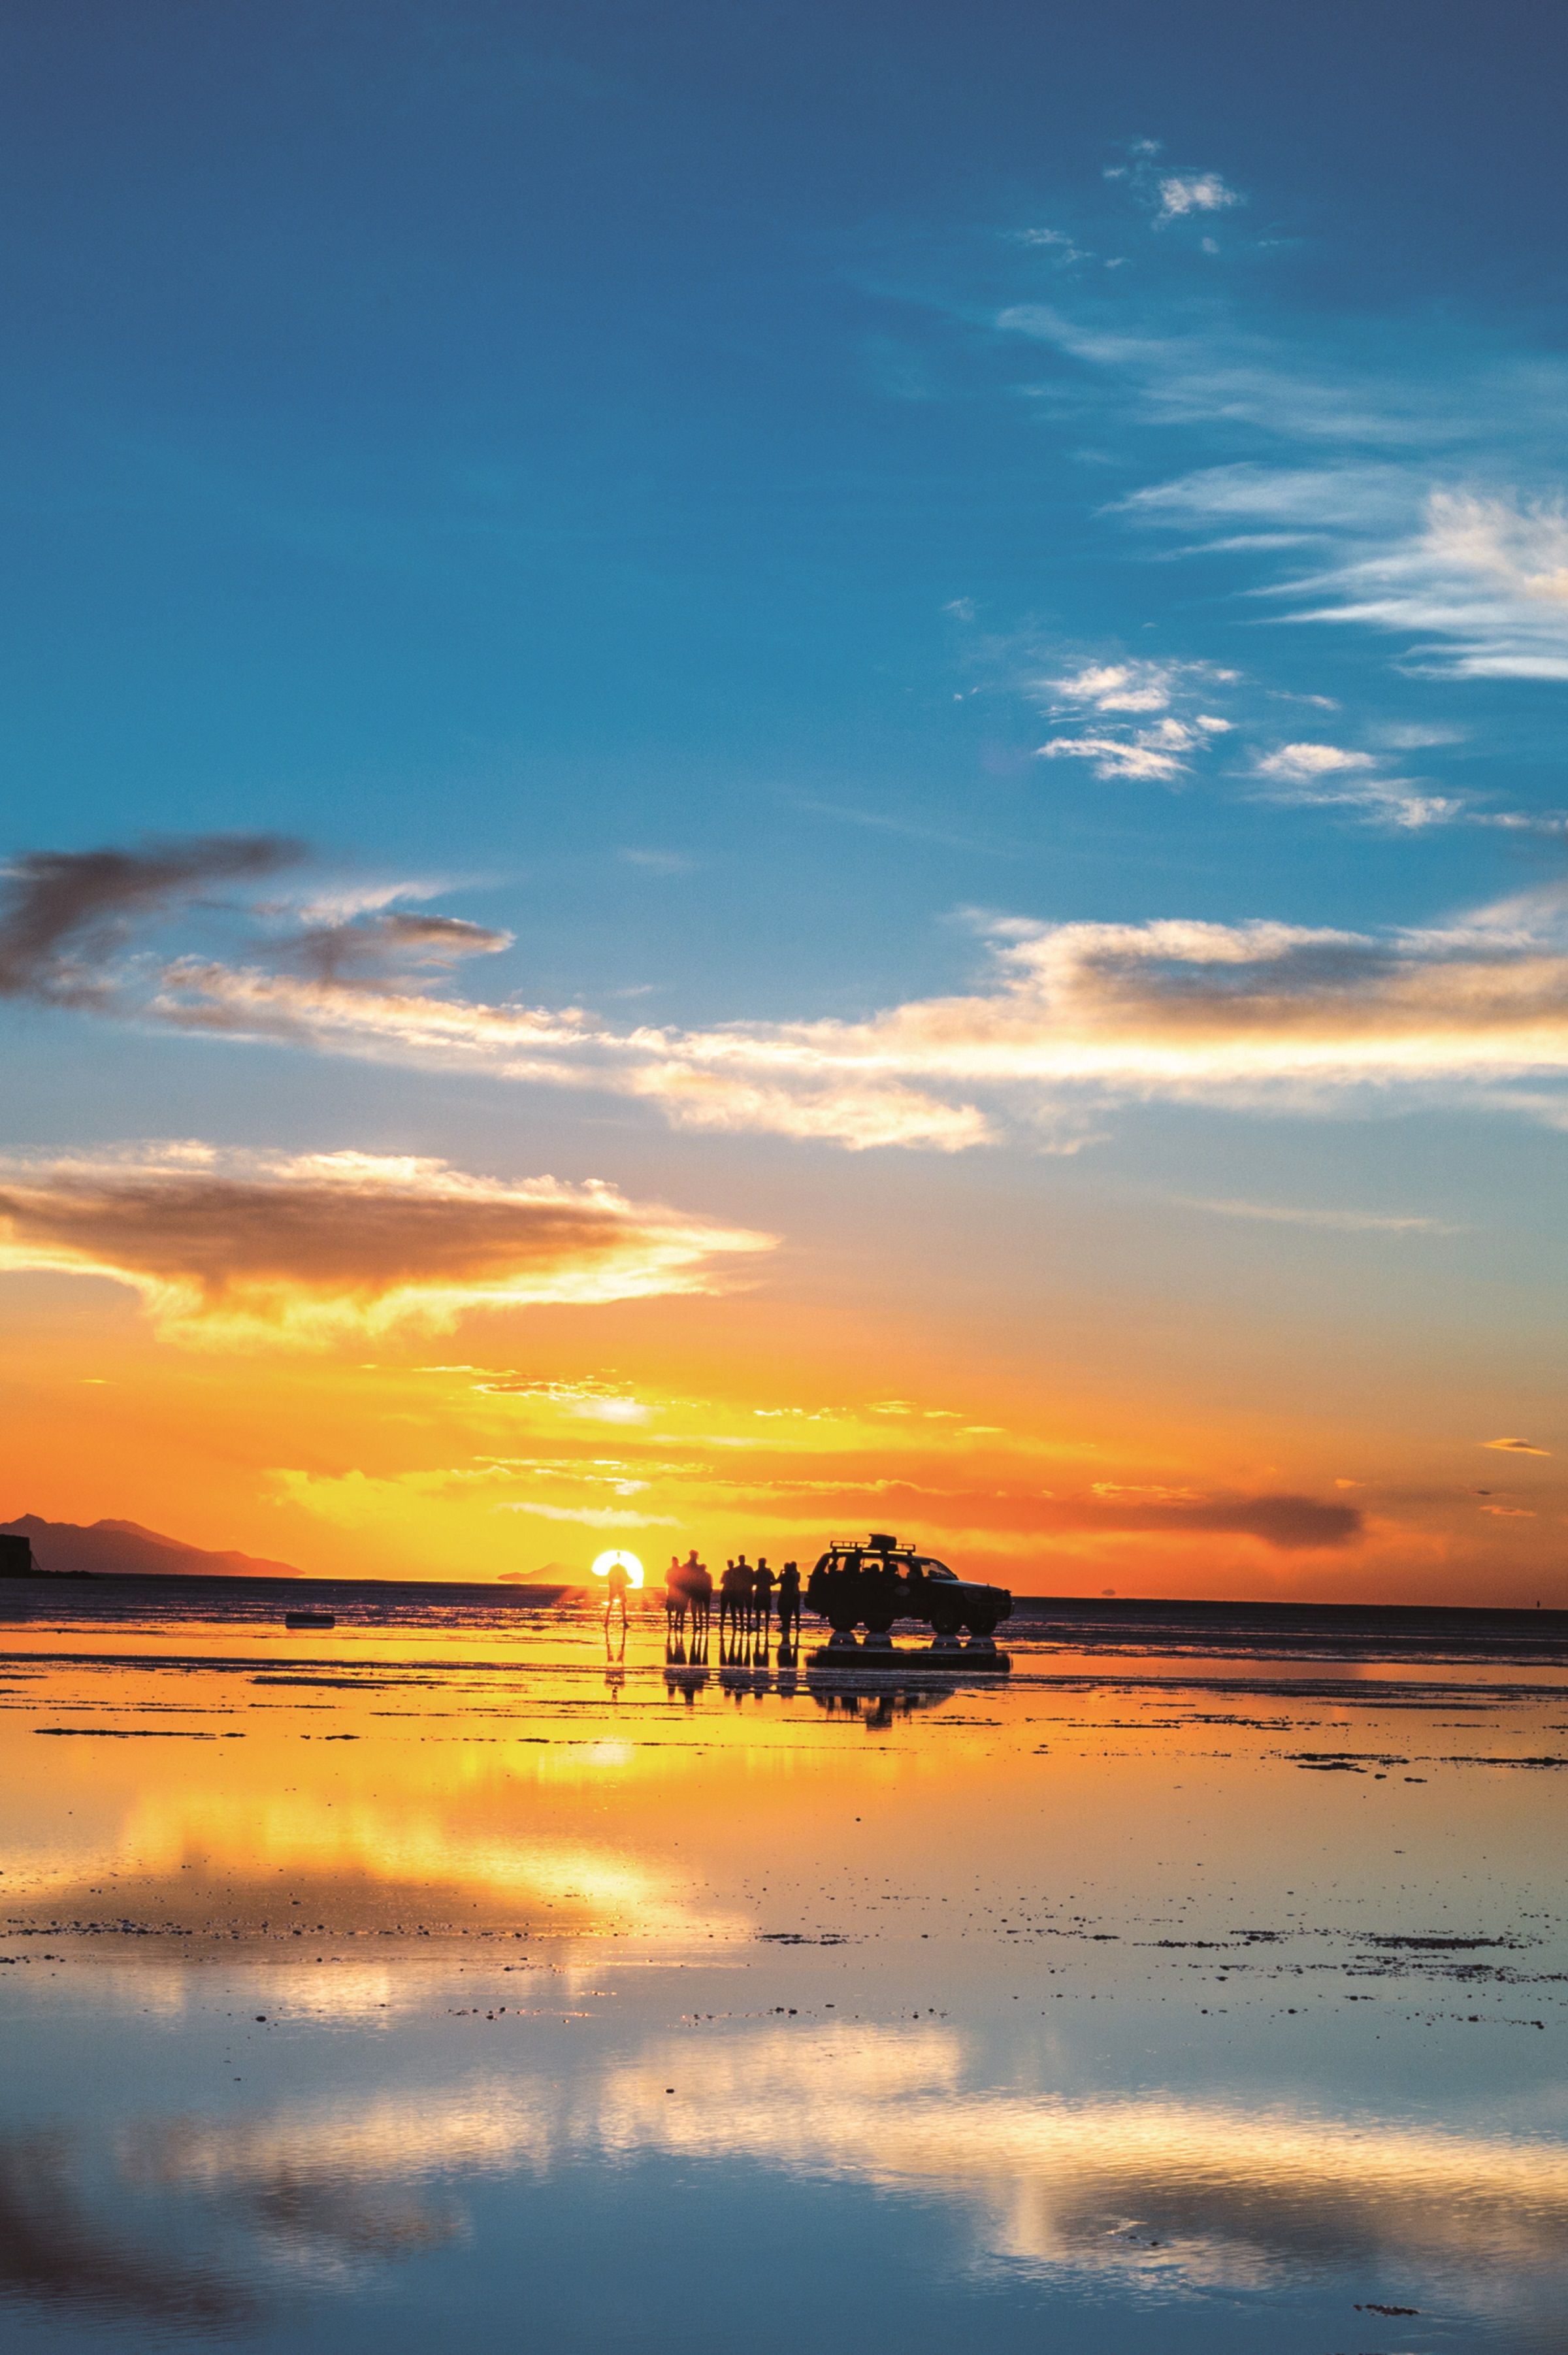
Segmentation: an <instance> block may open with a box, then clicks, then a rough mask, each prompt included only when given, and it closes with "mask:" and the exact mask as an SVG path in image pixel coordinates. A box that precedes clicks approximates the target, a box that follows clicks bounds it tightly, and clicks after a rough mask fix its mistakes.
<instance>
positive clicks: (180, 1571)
mask: <svg viewBox="0 0 1568 2355" xmlns="http://www.w3.org/2000/svg"><path fill="white" fill-rule="evenodd" d="M0 1536H8V1537H18V1538H27V1540H29V1542H30V1543H31V1545H32V1549H33V1560H34V1561H35V1562H36V1563H37V1566H38V1568H39V1569H40V1570H43V1571H50V1572H70V1571H74V1572H81V1571H88V1572H91V1574H92V1576H93V1577H95V1578H147V1577H157V1578H169V1577H175V1578H304V1576H305V1572H304V1571H303V1570H295V1569H294V1567H293V1563H292V1562H286V1561H261V1560H259V1559H258V1557H257V1556H256V1555H255V1554H250V1553H210V1552H208V1550H207V1548H206V1547H205V1546H193V1545H185V1544H182V1542H181V1540H179V1539H178V1538H165V1537H160V1536H159V1535H158V1532H157V1531H156V1529H143V1527H142V1525H141V1523H140V1522H139V1521H94V1522H92V1523H91V1527H88V1528H83V1527H82V1526H81V1525H80V1523H79V1522H77V1521H45V1520H40V1518H38V1516H37V1513H24V1514H23V1515H22V1517H21V1518H20V1520H16V1521H0Z"/></svg>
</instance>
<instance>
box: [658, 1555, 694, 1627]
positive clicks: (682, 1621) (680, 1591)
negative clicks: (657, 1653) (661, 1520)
mask: <svg viewBox="0 0 1568 2355" xmlns="http://www.w3.org/2000/svg"><path fill="white" fill-rule="evenodd" d="M690 1600H691V1597H690V1595H689V1593H688V1591H687V1584H686V1578H685V1574H684V1572H682V1570H681V1566H680V1557H679V1555H678V1554H673V1553H672V1554H671V1556H670V1558H669V1568H668V1570H667V1571H666V1572H665V1582H664V1618H665V1639H666V1641H667V1643H671V1644H675V1643H678V1642H679V1640H680V1638H681V1637H682V1636H684V1635H685V1633H686V1612H687V1605H688V1603H689V1602H690Z"/></svg>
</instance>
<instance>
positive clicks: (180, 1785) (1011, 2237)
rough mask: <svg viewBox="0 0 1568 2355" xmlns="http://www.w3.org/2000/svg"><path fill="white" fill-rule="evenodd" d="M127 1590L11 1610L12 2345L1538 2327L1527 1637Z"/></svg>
mask: <svg viewBox="0 0 1568 2355" xmlns="http://www.w3.org/2000/svg"><path fill="white" fill-rule="evenodd" d="M147 1593H148V1590H145V1589H143V1590H140V1591H139V1592H133V1591H131V1590H125V1591H123V1592H121V1593H116V1594H114V1595H113V1596H112V1597H105V1596H103V1595H102V1594H101V1593H91V1594H89V1593H84V1592H79V1593H77V1594H75V1595H72V1596H70V1597H69V1598H66V1597H62V1596H61V1595H60V1594H59V1590H53V1591H49V1592H46V1593H38V1591H37V1590H32V1591H31V1592H30V1593H27V1595H25V1596H24V1595H23V1594H22V1593H20V1590H17V1593H16V1601H15V1603H14V1604H7V1606H6V1608H7V1611H8V1613H9V1616H8V1617H7V1619H6V1620H5V1625H4V1626H3V1627H0V1794H3V1797H0V1810H3V1815H0V1831H3V1854H0V1863H3V1865H4V1874H3V1877H0V2071H3V2080H0V2082H3V2083H4V2087H5V2105H4V2126H3V2127H0V2316H3V2318H4V2322H5V2338H6V2341H7V2344H8V2345H10V2346H14V2347H16V2348H17V2349H21V2350H32V2349H46V2348H47V2349H48V2350H77V2349H79V2348H80V2349H81V2350H98V2349H100V2348H102V2347H107V2346H108V2345H109V2344H110V2343H114V2344H116V2345H118V2346H124V2345H126V2344H127V2343H130V2344H133V2345H134V2346H135V2347H136V2348H137V2349H138V2350H140V2349H148V2348H161V2347H164V2346H165V2345H166V2346H168V2347H171V2348H176V2347H179V2348H186V2347H194V2346H200V2345H202V2344H205V2343H212V2344H223V2345H230V2344H232V2345H236V2346H241V2347H247V2348H251V2347H253V2348H256V2349H261V2350H266V2349H274V2348H275V2349H278V2350H283V2349H287V2350H306V2355H309V2350H315V2349H317V2348H318V2347H319V2348H321V2349H325V2348H328V2347H330V2348H332V2349H334V2350H338V2349H349V2350H353V2349H357V2348H359V2347H361V2346H364V2347H371V2346H374V2347H375V2348H376V2349H377V2350H379V2355H397V2350H402V2349H405V2348H407V2349H414V2348H419V2349H421V2350H424V2349H430V2348H436V2347H439V2348H441V2349H442V2350H453V2349H456V2350H466V2349H468V2348H471V2347H472V2348H479V2347H486V2348H487V2347H489V2346H491V2345H492V2344H495V2343H497V2342H498V2343H500V2344H502V2345H504V2346H507V2347H522V2346H529V2347H539V2348H541V2349H550V2350H554V2349H568V2350H575V2349H582V2350H599V2349H603V2348H607V2347H611V2346H613V2347H615V2348H617V2349H627V2350H648V2351H649V2355H654V2350H658V2355H665V2350H669V2349H671V2348H672V2347H680V2348H683V2349H690V2350H699V2355H702V2351H703V2350H716V2355H717V2350H726V2355H728V2350H732V2349H734V2348H736V2347H738V2346H741V2345H745V2346H747V2347H748V2348H753V2349H756V2350H759V2355H770V2350H774V2349H781V2348H783V2347H784V2346H785V2345H786V2344H787V2345H790V2346H794V2345H795V2344H797V2343H798V2342H800V2341H801V2340H802V2339H805V2340H806V2341H807V2342H808V2343H810V2344H811V2345H813V2346H814V2347H815V2348H816V2349H818V2350H838V2349H845V2350H848V2349H850V2348H855V2349H859V2348H860V2347H861V2346H863V2345H865V2344H866V2343H868V2342H870V2343H875V2344H883V2343H887V2344H895V2345H898V2346H899V2347H901V2348H902V2349H909V2350H944V2355H945V2350H960V2349H964V2350H967V2349H970V2348H972V2347H975V2346H977V2345H984V2346H986V2347H987V2349H995V2350H1004V2355H1005V2351H1006V2350H1014V2349H1018V2350H1023V2349H1029V2350H1038V2349H1040V2348H1041V2347H1049V2348H1051V2349H1053V2350H1066V2355H1076V2350H1085V2351H1086V2355H1087V2350H1094V2355H1101V2350H1103V2355H1145V2350H1149V2355H1154V2350H1159V2355H1187V2350H1193V2355H1196V2351H1197V2350H1204V2355H1232V2350H1233V2355H1241V2350H1248V2355H1253V2350H1256V2349H1258V2348H1259V2347H1260V2346H1263V2345H1266V2346H1267V2347H1268V2348H1269V2349H1270V2350H1273V2351H1275V2355H1336V2350H1338V2355H1363V2350H1364V2355H1373V2351H1374V2350H1376V2351H1377V2355H1384V2350H1386V2355H1395V2350H1407V2351H1408V2355H1414V2350H1436V2349H1444V2350H1471V2349H1475V2350H1481V2349H1485V2350H1495V2355H1513V2350H1520V2355H1523V2350H1532V2355H1540V2350H1552V2351H1553V2355H1557V2350H1563V2348H1564V2347H1565V2346H1568V2332H1565V2329H1564V2326H1563V2320H1562V2318H1563V2315H1564V2314H1568V2098H1565V2083H1564V2070H1563V2059H1562V2055H1563V2051H1564V2049H1565V2048H1564V2041H1563V2040H1564V2034H1565V2029H1568V2007H1565V2004H1564V1996H1565V1994H1568V1940H1565V1939H1564V1934H1563V1910H1562V1896H1561V1892H1562V1890H1563V1863H1564V1847H1565V1842H1564V1837H1563V1805H1562V1797H1561V1794H1562V1792H1563V1787H1564V1785H1563V1779H1562V1777H1563V1774H1564V1772H1568V1662H1565V1661H1563V1659H1561V1658H1559V1657H1557V1656H1556V1654H1555V1652H1554V1650H1553V1647H1552V1645H1551V1644H1549V1643H1541V1642H1536V1643H1527V1642H1526V1641H1525V1640H1523V1639H1522V1638H1520V1640H1517V1641H1506V1640H1502V1639H1499V1640H1495V1641H1490V1642H1488V1643H1486V1644H1484V1645H1479V1646H1471V1647H1469V1648H1468V1649H1467V1647H1465V1646H1462V1645H1460V1644H1458V1643H1456V1641H1454V1640H1453V1639H1452V1637H1451V1636H1445V1635H1442V1634H1441V1633H1439V1634H1438V1635H1436V1636H1433V1635H1431V1634H1430V1633H1429V1634H1428V1636H1427V1637H1426V1638H1424V1639H1423V1640H1421V1641H1416V1640H1414V1639H1413V1638H1412V1639H1408V1640H1407V1639H1401V1640H1399V1641H1398V1642H1394V1641H1392V1640H1391V1641H1390V1642H1389V1644H1388V1645H1387V1646H1386V1650H1387V1651H1388V1653H1389V1654H1390V1655H1397V1657H1392V1656H1391V1657H1379V1656H1378V1655H1377V1653H1376V1651H1375V1650H1374V1649H1373V1648H1371V1646H1370V1644H1369V1641H1368V1640H1367V1639H1366V1638H1365V1637H1362V1638H1360V1639H1358V1640H1356V1641H1349V1640H1348V1639H1345V1638H1344V1637H1343V1635H1342V1633H1341V1635H1339V1636H1334V1637H1333V1638H1332V1639H1329V1638H1328V1637H1325V1639H1324V1640H1323V1641H1322V1642H1320V1643H1315V1642H1314V1641H1313V1640H1312V1639H1311V1637H1310V1636H1309V1635H1308V1636H1303V1637H1301V1638H1299V1639H1297V1638H1288V1639H1287V1637H1286V1636H1284V1635H1282V1636H1280V1637H1279V1638H1278V1639H1277V1640H1278V1648H1277V1650H1275V1651H1273V1652H1271V1651H1270V1650H1269V1649H1268V1648H1267V1643H1268V1640H1269V1639H1267V1638H1266V1636H1265V1637H1262V1638H1260V1636H1259V1634H1258V1631H1257V1630H1256V1629H1232V1630H1230V1631H1227V1630H1226V1629H1225V1628H1223V1627H1217V1628H1210V1629H1208V1630H1206V1631H1203V1640H1201V1641H1200V1640H1198V1638H1197V1637H1196V1636H1194V1634H1193V1631H1192V1629H1191V1628H1190V1627H1189V1626H1179V1625H1147V1626H1144V1627H1141V1628H1140V1627H1138V1626H1136V1625H1131V1624H1127V1623H1125V1622H1123V1623H1121V1624H1118V1625H1115V1626H1112V1627H1109V1628H1104V1627H1095V1628H1092V1629H1090V1628H1085V1627H1084V1626H1083V1625H1079V1626H1075V1627H1069V1626H1065V1625H1053V1624H1051V1623H1050V1622H1048V1621H1036V1622H1029V1623H1026V1624H1024V1625H1021V1626H1016V1627H1015V1629H1014V1630H1013V1631H1012V1632H1011V1633H1010V1637H1009V1645H1008V1649H1009V1653H1010V1656H1011V1658H1012V1662H1013V1670H1012V1674H1011V1676H1010V1677H1008V1678H1005V1679H1001V1678H994V1677H992V1678H984V1677H979V1676H976V1677H973V1678H970V1679H968V1680H967V1681H965V1678H963V1677H961V1676H960V1677H957V1678H951V1677H933V1676H932V1675H931V1674H930V1673H929V1671H926V1672H922V1671H920V1670H919V1669H918V1668H907V1669H906V1670H905V1672H904V1673H903V1675H902V1677H900V1676H893V1677H891V1678H890V1677H868V1678H861V1679H859V1680H857V1679H856V1678H853V1677H849V1678H844V1677H837V1676H827V1677H825V1676H822V1675H819V1674H817V1673H816V1672H814V1671H812V1670H810V1669H809V1668H807V1667H806V1666H805V1664H804V1662H803V1663H797V1664H795V1667H794V1668H789V1667H788V1666H787V1665H786V1666H785V1667H784V1668H782V1669H781V1666H780V1663H779V1659H778V1656H777V1654H776V1651H775V1652H774V1653H773V1655H772V1656H771V1657H770V1658H769V1659H768V1661H767V1663H766V1664H765V1666H762V1665H758V1664H756V1663H752V1662H745V1663H742V1664H741V1665H738V1666H734V1667H731V1668H728V1669H726V1668H722V1667H721V1666H720V1656H719V1649H718V1645H717V1641H715V1642H714V1644H713V1646H711V1648H710V1652H709V1661H708V1664H707V1667H706V1669H704V1668H701V1667H698V1668H693V1667H692V1666H691V1665H690V1664H689V1663H685V1664H675V1665H674V1666H671V1667H667V1664H666V1662H665V1658H664V1646H663V1636H662V1627H659V1628H656V1627H655V1625H653V1624H652V1622H651V1621H645V1622H642V1623H635V1624H634V1627H633V1631H632V1635H631V1638H630V1641H629V1643H628V1645H627V1647H626V1654H625V1658H624V1662H614V1661H611V1662H607V1661H606V1659H605V1657H604V1646H603V1638H602V1636H601V1634H600V1632H599V1630H598V1628H597V1627H596V1626H595V1625H594V1624H593V1623H592V1621H591V1620H589V1619H586V1618H583V1617H582V1616H581V1615H574V1614H572V1613H571V1612H569V1611H559V1612H554V1613H548V1614H539V1613H533V1614H529V1613H528V1612H526V1611H520V1610H519V1608H518V1607H517V1605H516V1604H507V1606H505V1607H496V1608H483V1607H480V1606H479V1605H477V1604H472V1603H464V1602H461V1601H459V1602H456V1603H450V1604H444V1605H443V1606H441V1607H440V1608H439V1609H435V1608H432V1609H430V1610H426V1609H424V1608H422V1607H416V1606H415V1605H414V1604H411V1603H408V1602H406V1601H405V1603H404V1604H401V1605H399V1606H396V1607H389V1605H388V1604H387V1602H386V1598H385V1597H381V1598H379V1599H374V1600H372V1601H369V1602H367V1601H366V1600H365V1599H364V1597H363V1596H361V1597H360V1598H358V1599H357V1598H356V1597H355V1596H354V1595H353V1594H352V1593H348V1592H347V1591H340V1592H339V1593H338V1594H337V1595H336V1598H335V1601H336V1607H337V1609H338V1612H339V1624H338V1625H337V1626H336V1628H335V1629H333V1630H332V1631H330V1632H318V1631H302V1632H290V1631H286V1630H285V1629H284V1628H283V1625H282V1624H281V1610H282V1604H281V1603H280V1602H279V1601H278V1599H277V1598H276V1597H272V1598H270V1599H269V1598H268V1597H266V1596H264V1595H261V1594H252V1595H251V1596H250V1597H248V1598H245V1597H238V1596H236V1597H233V1598H230V1599H229V1603H228V1604H227V1606H226V1607H225V1608H224V1612H223V1615H222V1617H220V1618H219V1617H215V1616H214V1615H213V1613H214V1610H215V1608H216V1606H215V1605H214V1604H213V1603H212V1602H211V1600H210V1599H209V1598H203V1597H201V1596H198V1595H196V1594H194V1593H193V1594H185V1595H180V1594H176V1595H173V1596H168V1595H165V1596H163V1597H162V1598H160V1599H159V1600H158V1601H157V1603H156V1604H155V1606H154V1607H153V1608H151V1609H149V1606H148V1603H147ZM1379 2309H1382V2310H1381V2311H1380V2310H1379ZM1389 2309H1414V2311H1390V2310H1389Z"/></svg>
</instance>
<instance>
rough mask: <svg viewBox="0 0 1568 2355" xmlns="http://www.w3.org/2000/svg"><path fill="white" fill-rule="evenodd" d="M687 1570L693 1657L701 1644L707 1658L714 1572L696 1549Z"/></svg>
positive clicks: (687, 1564)
mask: <svg viewBox="0 0 1568 2355" xmlns="http://www.w3.org/2000/svg"><path fill="white" fill-rule="evenodd" d="M685 1572H686V1591H687V1593H688V1597H689V1598H690V1602H691V1657H692V1658H693V1659H695V1658H696V1657H697V1646H699V1644H700V1645H701V1646H702V1656H703V1657H704V1659H706V1658H707V1657H708V1627H709V1621H710V1620H711V1618H712V1616H713V1573H712V1572H711V1571H710V1570H709V1568H708V1567H707V1565H706V1563H704V1562H700V1561H698V1559H697V1555H696V1552H695V1550H694V1551H693V1552H691V1553H690V1554H688V1557H687V1560H686V1564H685Z"/></svg>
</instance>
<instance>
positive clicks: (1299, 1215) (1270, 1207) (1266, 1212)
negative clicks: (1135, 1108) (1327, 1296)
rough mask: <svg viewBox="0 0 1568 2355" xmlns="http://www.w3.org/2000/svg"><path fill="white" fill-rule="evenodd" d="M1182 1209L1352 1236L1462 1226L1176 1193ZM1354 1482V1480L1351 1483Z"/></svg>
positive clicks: (1405, 1215)
mask: <svg viewBox="0 0 1568 2355" xmlns="http://www.w3.org/2000/svg"><path fill="white" fill-rule="evenodd" d="M1170 1199H1172V1200H1173V1201H1174V1202H1176V1203H1177V1204H1178V1206H1179V1208H1180V1209H1188V1210H1209V1211H1212V1213H1213V1214H1214V1216H1215V1217H1216V1218H1221V1219H1261V1220H1265V1221H1266V1222H1267V1223H1268V1224H1270V1225H1274V1226H1285V1227H1323V1228H1325V1229H1327V1230H1328V1231H1329V1232H1331V1233H1339V1234H1349V1235H1457V1234H1463V1233H1464V1231H1465V1230H1464V1229H1463V1228H1462V1227H1456V1226H1454V1225H1451V1224H1450V1223H1449V1222H1448V1221H1447V1220H1444V1219H1429V1218H1424V1217H1422V1216H1420V1215H1419V1214H1418V1213H1416V1212H1414V1211H1403V1210H1329V1209H1309V1208H1307V1207H1305V1206H1302V1205H1299V1204H1296V1203H1289V1202H1242V1201H1226V1200H1214V1199H1207V1198H1204V1197H1202V1196H1199V1197H1188V1196H1182V1195H1173V1196H1172V1197H1171V1198H1170ZM1351 1485H1352V1486H1353V1485H1354V1484H1353V1483H1352V1484H1351Z"/></svg>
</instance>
